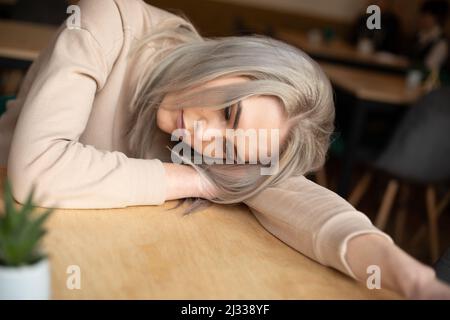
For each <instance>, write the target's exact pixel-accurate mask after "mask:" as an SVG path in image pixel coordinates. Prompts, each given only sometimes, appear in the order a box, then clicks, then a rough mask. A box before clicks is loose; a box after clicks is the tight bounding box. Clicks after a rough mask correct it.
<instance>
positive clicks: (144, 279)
mask: <svg viewBox="0 0 450 320" xmlns="http://www.w3.org/2000/svg"><path fill="white" fill-rule="evenodd" d="M5 176H6V169H5V168H0V182H1V184H0V191H1V194H3V183H4V178H5ZM175 204H176V202H175V201H168V202H167V203H166V204H165V205H163V206H134V207H128V208H123V209H107V210H103V209H102V210H99V209H96V210H86V209H85V210H75V209H71V210H68V209H64V210H55V211H54V214H53V215H52V216H51V217H50V219H49V220H48V222H47V229H48V235H47V236H46V238H45V239H44V248H45V250H46V251H47V252H48V253H49V255H50V261H51V268H52V291H53V298H55V299H93V298H95V299H319V298H320V299H396V298H399V297H398V296H397V295H395V294H394V293H392V292H390V291H388V290H385V289H381V290H369V289H367V288H366V287H365V286H364V285H363V284H360V283H357V282H356V281H354V280H353V279H351V278H349V277H347V276H345V275H343V274H341V273H339V272H337V271H335V270H333V269H331V268H327V267H324V266H322V265H320V264H318V263H316V262H314V261H312V260H311V259H309V258H307V257H305V256H304V255H302V254H300V253H299V252H297V251H296V250H294V249H292V248H291V247H289V246H287V245H286V244H284V243H283V242H281V241H280V240H278V239H277V238H275V237H273V236H272V235H271V234H270V233H269V232H267V231H266V230H265V229H264V228H263V227H262V226H261V225H260V224H259V223H258V222H257V220H256V219H255V218H254V216H253V215H252V214H251V213H250V212H249V210H248V209H247V208H246V207H245V206H243V205H239V206H236V207H227V206H218V205H213V206H212V207H210V208H208V209H206V210H204V211H201V212H197V213H194V214H192V215H187V216H183V215H182V212H181V210H182V208H181V207H180V208H177V209H174V210H168V209H170V208H172V207H173V206H174V205H175ZM0 205H1V206H0V207H1V208H3V204H0ZM43 210H44V209H42V208H39V211H40V212H41V211H43ZM72 265H76V266H79V267H80V270H81V289H79V290H76V289H75V290H69V289H68V288H67V287H66V281H67V277H68V276H69V275H68V274H67V273H66V272H67V268H68V267H69V266H72Z"/></svg>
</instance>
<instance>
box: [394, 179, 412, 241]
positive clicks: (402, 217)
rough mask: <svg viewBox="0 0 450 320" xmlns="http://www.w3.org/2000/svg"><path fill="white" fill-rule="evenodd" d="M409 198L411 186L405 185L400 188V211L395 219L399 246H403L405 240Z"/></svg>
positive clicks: (395, 236) (395, 233) (395, 237)
mask: <svg viewBox="0 0 450 320" xmlns="http://www.w3.org/2000/svg"><path fill="white" fill-rule="evenodd" d="M408 198H409V186H408V185H406V184H403V185H402V186H401V187H400V210H399V211H398V212H397V215H396V217H395V232H394V239H395V242H396V243H397V244H401V242H402V241H403V238H404V237H403V236H404V234H405V222H406V217H407V209H408Z"/></svg>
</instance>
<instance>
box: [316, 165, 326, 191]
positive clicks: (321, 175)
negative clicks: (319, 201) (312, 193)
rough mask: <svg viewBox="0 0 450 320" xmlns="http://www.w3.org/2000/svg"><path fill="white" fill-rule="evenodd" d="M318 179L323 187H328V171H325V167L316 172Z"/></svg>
mask: <svg viewBox="0 0 450 320" xmlns="http://www.w3.org/2000/svg"><path fill="white" fill-rule="evenodd" d="M316 181H317V183H318V184H320V185H321V186H322V187H325V188H326V187H327V172H326V171H325V167H322V168H320V170H319V171H317V172H316Z"/></svg>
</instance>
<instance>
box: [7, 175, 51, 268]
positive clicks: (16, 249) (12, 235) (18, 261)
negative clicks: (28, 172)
mask: <svg viewBox="0 0 450 320" xmlns="http://www.w3.org/2000/svg"><path fill="white" fill-rule="evenodd" d="M4 189H5V191H4V203H5V207H4V212H3V214H0V265H3V266H10V267H19V266H25V265H31V264H34V263H36V262H38V261H40V260H41V259H43V258H45V255H44V254H43V253H42V252H41V251H40V240H41V239H42V237H43V236H44V234H45V233H46V230H45V229H44V227H43V224H44V222H45V220H46V219H47V218H48V217H49V215H50V214H51V213H52V211H53V209H48V210H46V211H45V212H44V213H43V214H40V215H36V214H33V213H34V211H35V209H36V206H35V205H34V203H33V196H34V190H35V188H34V186H33V188H32V190H31V191H30V193H29V195H28V197H27V200H26V201H25V203H24V204H23V205H22V206H21V207H20V208H18V209H16V207H15V205H14V199H13V196H12V191H11V185H10V183H9V181H8V179H6V181H5V188H4Z"/></svg>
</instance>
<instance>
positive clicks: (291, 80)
mask: <svg viewBox="0 0 450 320" xmlns="http://www.w3.org/2000/svg"><path fill="white" fill-rule="evenodd" d="M150 48H152V49H150ZM145 50H153V52H154V53H153V55H152V59H151V61H152V63H151V64H149V65H148V66H147V67H146V68H145V69H144V71H143V72H142V75H141V77H140V80H139V83H138V86H137V88H136V91H135V95H134V98H133V102H132V110H133V111H132V112H133V113H132V117H131V121H130V125H129V127H128V129H129V130H128V132H127V135H128V139H129V145H130V150H131V152H132V155H133V156H134V157H138V158H143V157H144V156H145V154H146V152H147V151H148V150H149V149H150V148H151V145H152V138H153V136H154V132H155V130H156V111H157V109H158V107H159V105H160V103H161V102H162V100H163V98H164V96H165V95H166V94H167V93H174V92H176V93H181V92H185V93H186V92H187V93H186V94H178V95H177V101H176V103H175V104H174V106H173V107H174V108H177V109H180V108H190V107H200V106H201V107H210V108H215V109H220V108H225V107H227V106H230V105H232V104H234V103H236V102H238V101H240V100H242V99H245V98H248V97H250V96H255V95H269V96H275V97H277V98H278V99H279V101H281V103H282V105H283V107H284V108H285V111H286V113H287V116H288V120H289V121H288V122H289V123H288V124H287V125H289V132H288V136H287V139H286V140H285V143H284V144H283V145H282V146H281V148H280V157H279V170H278V172H277V173H276V174H274V175H267V176H265V175H261V174H260V172H261V171H260V169H261V166H262V165H261V164H210V165H207V164H200V165H199V164H194V163H193V161H191V160H190V159H186V157H183V160H184V161H185V163H186V164H188V165H191V166H192V167H194V168H195V169H196V170H197V171H198V172H199V173H200V174H202V175H203V176H204V178H206V179H207V180H208V181H209V182H210V183H211V184H213V185H214V186H215V187H216V188H217V189H218V190H219V195H218V196H217V198H215V199H213V200H210V201H211V202H215V203H222V204H234V203H239V202H242V201H244V200H246V199H248V198H250V197H252V196H253V195H255V194H257V193H258V192H260V191H261V190H262V189H264V188H266V187H268V186H274V185H276V184H278V183H280V182H282V181H283V180H285V179H286V178H288V177H290V176H292V175H304V174H307V173H309V172H312V171H314V170H316V169H318V168H320V167H321V166H322V165H323V164H324V161H325V157H326V153H327V150H328V147H329V141H330V134H331V133H332V132H333V129H334V127H333V122H334V103H333V93H332V88H331V85H330V82H329V80H328V78H327V77H326V75H325V74H324V72H323V71H322V70H321V68H320V67H319V65H318V64H317V63H316V62H314V61H313V60H312V59H311V58H309V57H308V56H307V55H306V54H305V53H304V52H302V51H301V50H299V49H297V48H295V47H293V46H290V45H288V44H286V43H284V42H281V41H278V40H275V39H272V38H269V37H266V36H262V35H252V36H242V37H211V38H204V37H201V36H200V35H199V33H198V32H197V30H196V29H195V28H194V26H193V25H192V24H191V23H190V22H189V21H188V20H187V19H186V18H185V17H184V18H183V19H182V18H180V17H177V18H174V19H172V20H171V19H167V20H166V21H164V22H163V23H161V25H159V26H158V27H157V28H155V29H154V30H153V31H152V32H151V33H150V34H149V35H148V36H146V37H144V38H143V39H140V41H139V42H138V43H137V45H136V46H135V48H134V50H133V51H132V53H131V54H142V53H143V52H145ZM223 76H243V77H247V78H249V79H250V80H251V81H246V82H244V83H239V84H237V85H236V84H232V85H226V86H220V87H213V88H208V89H205V90H201V91H199V90H189V89H191V88H195V87H198V86H200V85H202V84H205V83H206V82H208V81H210V80H213V79H216V78H218V77H223ZM261 112H263V110H261ZM169 144H170V142H168V145H169ZM195 200H196V201H194V203H193V204H191V206H190V208H189V209H188V210H187V211H186V212H192V211H194V210H195V209H198V208H199V207H203V206H204V205H205V204H207V203H209V202H207V201H206V200H202V199H195Z"/></svg>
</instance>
